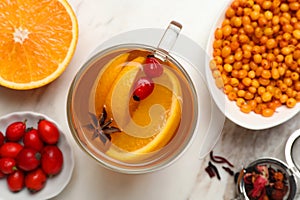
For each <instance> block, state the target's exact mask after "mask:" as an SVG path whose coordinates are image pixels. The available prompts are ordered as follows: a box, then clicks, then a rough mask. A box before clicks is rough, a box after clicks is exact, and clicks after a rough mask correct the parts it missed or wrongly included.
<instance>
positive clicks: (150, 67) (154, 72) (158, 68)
mask: <svg viewBox="0 0 300 200" xmlns="http://www.w3.org/2000/svg"><path fill="white" fill-rule="evenodd" d="M143 69H144V72H145V74H146V75H147V76H148V77H150V78H154V77H159V76H160V75H162V73H163V71H164V69H163V66H162V65H161V64H160V62H158V60H157V59H156V58H155V57H154V56H153V55H149V56H148V57H147V59H146V61H145V64H144V65H143Z"/></svg>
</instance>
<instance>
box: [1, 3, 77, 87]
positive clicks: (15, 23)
mask: <svg viewBox="0 0 300 200" xmlns="http://www.w3.org/2000/svg"><path fill="white" fill-rule="evenodd" d="M0 13H1V15H0V41H1V42H0V58H1V62H0V85H2V86H5V87H8V88H12V89H18V90H26V89H33V88H38V87H41V86H43V85H46V84H48V83H50V82H52V81H53V80H55V79H56V78H58V76H60V75H61V74H62V72H63V71H64V70H65V68H66V67H67V65H68V64H69V62H70V60H71V58H72V57H73V54H74V51H75V48H76V44H77V39H78V24H77V19H76V16H75V14H74V12H73V10H72V8H71V6H70V5H69V4H68V2H67V1H66V0H22V1H17V0H10V1H1V3H0Z"/></svg>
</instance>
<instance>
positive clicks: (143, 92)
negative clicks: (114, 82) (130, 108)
mask: <svg viewBox="0 0 300 200" xmlns="http://www.w3.org/2000/svg"><path fill="white" fill-rule="evenodd" d="M153 89H154V83H153V81H152V80H151V79H150V78H148V77H142V78H140V79H138V80H137V82H136V84H135V87H134V91H133V99H134V100H135V101H140V100H143V99H145V98H146V97H148V96H149V95H150V94H151V93H152V91H153Z"/></svg>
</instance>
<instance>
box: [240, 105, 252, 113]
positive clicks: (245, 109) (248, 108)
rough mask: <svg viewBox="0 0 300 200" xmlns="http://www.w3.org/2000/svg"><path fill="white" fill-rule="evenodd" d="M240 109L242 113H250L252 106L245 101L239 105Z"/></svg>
mask: <svg viewBox="0 0 300 200" xmlns="http://www.w3.org/2000/svg"><path fill="white" fill-rule="evenodd" d="M240 110H241V111H242V112H243V113H250V112H251V111H252V108H251V106H250V105H249V104H247V103H244V104H242V105H241V106H240Z"/></svg>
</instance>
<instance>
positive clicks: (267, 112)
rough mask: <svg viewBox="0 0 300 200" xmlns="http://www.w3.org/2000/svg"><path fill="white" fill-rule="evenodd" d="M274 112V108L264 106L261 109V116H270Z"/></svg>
mask: <svg viewBox="0 0 300 200" xmlns="http://www.w3.org/2000/svg"><path fill="white" fill-rule="evenodd" d="M273 114H274V110H273V109H271V108H265V109H263V110H262V116H264V117H271V116H272V115H273Z"/></svg>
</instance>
